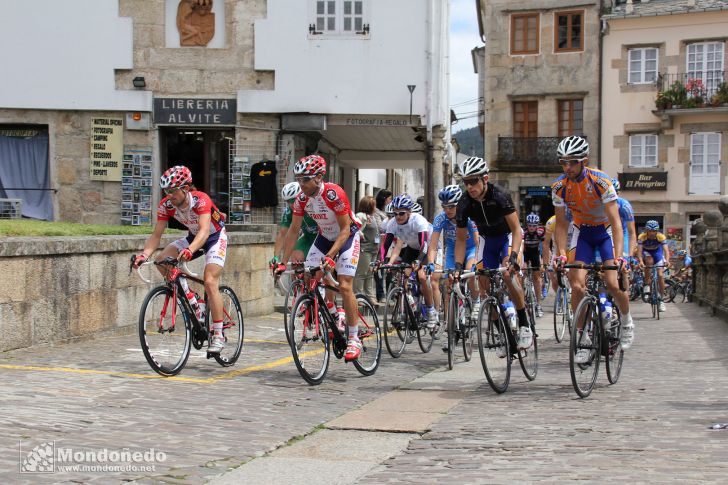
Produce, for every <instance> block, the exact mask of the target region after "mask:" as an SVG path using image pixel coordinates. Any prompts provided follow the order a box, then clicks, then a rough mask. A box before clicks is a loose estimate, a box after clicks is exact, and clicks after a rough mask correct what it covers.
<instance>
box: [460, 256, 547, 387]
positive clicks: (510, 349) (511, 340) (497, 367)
mask: <svg viewBox="0 0 728 485" xmlns="http://www.w3.org/2000/svg"><path fill="white" fill-rule="evenodd" d="M507 270H508V268H506V267H501V268H496V269H479V270H476V271H463V272H462V273H461V274H460V279H468V278H473V277H475V276H476V275H484V276H486V277H487V278H488V279H489V280H490V294H489V295H488V297H486V298H485V299H484V300H482V302H481V305H480V313H479V315H478V324H477V325H476V329H477V334H478V350H479V352H480V362H481V364H482V365H483V372H485V378H486V379H487V380H488V384H490V387H491V388H492V389H493V390H494V391H495V392H497V393H498V394H501V393H503V392H505V391H506V390H507V389H508V384H509V382H510V378H511V363H512V361H513V360H514V359H516V358H517V359H518V362H519V364H520V366H521V370H522V371H523V375H525V376H526V379H528V380H529V381H532V380H534V379H535V378H536V374H537V373H538V339H537V335H536V327H535V320H534V317H533V315H532V314H530V312H526V314H527V316H528V319H529V325H530V327H531V332H532V333H533V344H532V345H531V347H530V348H528V349H522V350H518V347H517V342H518V330H519V326H518V323H517V321H518V320H517V316H516V315H511V316H510V317H509V316H508V315H506V313H505V310H504V308H505V306H506V302H507V301H508V291H507V290H506V288H505V282H504V281H503V272H505V271H507ZM511 279H512V281H514V284H515V279H514V276H511Z"/></svg>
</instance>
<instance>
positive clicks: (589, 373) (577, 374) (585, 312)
mask: <svg viewBox="0 0 728 485" xmlns="http://www.w3.org/2000/svg"><path fill="white" fill-rule="evenodd" d="M574 317H575V321H574V325H573V326H572V328H571V345H570V346H569V347H570V348H569V367H570V368H571V383H572V385H573V386H574V390H575V391H576V393H577V394H578V395H579V397H587V396H589V394H591V392H592V390H593V389H594V384H595V383H596V381H597V373H598V371H599V356H600V353H601V351H600V349H601V346H600V334H601V331H600V330H599V327H600V326H599V314H598V312H597V309H596V307H595V305H594V303H593V302H592V300H591V299H589V298H584V299H582V300H581V302H579V306H577V307H576V311H575V312H574ZM580 327H581V328H580ZM582 329H583V330H582ZM579 352H581V355H584V352H586V355H587V357H586V358H584V359H582V360H580V361H579V362H577V353H579Z"/></svg>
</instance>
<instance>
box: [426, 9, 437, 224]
mask: <svg viewBox="0 0 728 485" xmlns="http://www.w3.org/2000/svg"><path fill="white" fill-rule="evenodd" d="M435 1H436V0H429V1H428V2H427V51H426V53H425V55H426V56H427V64H426V66H427V67H426V73H425V115H426V116H427V148H426V152H425V153H426V155H425V207H424V208H423V209H424V211H425V215H426V216H427V217H428V219H430V220H432V216H433V212H434V211H433V210H432V202H431V199H432V196H433V195H434V194H435V181H434V165H435V161H434V156H433V146H432V111H433V109H432V104H433V98H434V91H435V90H434V86H433V78H434V76H433V74H432V70H433V61H432V57H433V55H434V49H435V39H434V38H435V28H434V20H435Z"/></svg>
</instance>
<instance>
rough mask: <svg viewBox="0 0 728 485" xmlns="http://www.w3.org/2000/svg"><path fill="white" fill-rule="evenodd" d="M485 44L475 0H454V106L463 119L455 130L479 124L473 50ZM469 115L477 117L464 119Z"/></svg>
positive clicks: (452, 87) (451, 93)
mask: <svg viewBox="0 0 728 485" xmlns="http://www.w3.org/2000/svg"><path fill="white" fill-rule="evenodd" d="M481 45H483V41H481V40H480V33H479V32H478V17H477V11H476V9H475V0H450V107H451V108H452V109H453V110H454V111H455V114H456V115H457V117H458V118H459V119H460V121H458V122H457V124H455V125H453V131H454V132H457V131H460V130H462V129H464V128H471V127H473V126H477V124H478V118H477V110H478V104H477V97H478V75H477V74H475V72H474V71H473V60H472V57H471V54H470V51H471V50H473V48H475V47H478V46H481ZM469 115H476V116H471V117H469V118H466V119H463V117H466V116H469Z"/></svg>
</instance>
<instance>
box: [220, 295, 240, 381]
mask: <svg viewBox="0 0 728 485" xmlns="http://www.w3.org/2000/svg"><path fill="white" fill-rule="evenodd" d="M220 297H221V298H222V312H223V314H222V316H223V320H222V334H223V337H224V338H225V347H224V348H223V349H222V351H221V352H220V353H219V354H213V356H214V357H215V360H216V361H217V363H218V364H220V365H221V366H223V367H229V366H231V365H233V364H234V363H235V362H237V360H238V358H239V357H240V352H241V351H242V350H243V337H244V335H245V324H244V323H243V310H242V309H241V308H240V302H239V301H238V297H237V295H236V294H235V292H234V291H233V290H232V288H230V287H229V286H221V287H220Z"/></svg>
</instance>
